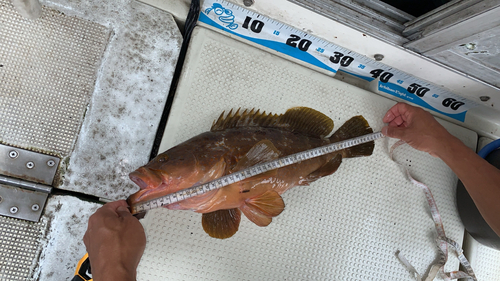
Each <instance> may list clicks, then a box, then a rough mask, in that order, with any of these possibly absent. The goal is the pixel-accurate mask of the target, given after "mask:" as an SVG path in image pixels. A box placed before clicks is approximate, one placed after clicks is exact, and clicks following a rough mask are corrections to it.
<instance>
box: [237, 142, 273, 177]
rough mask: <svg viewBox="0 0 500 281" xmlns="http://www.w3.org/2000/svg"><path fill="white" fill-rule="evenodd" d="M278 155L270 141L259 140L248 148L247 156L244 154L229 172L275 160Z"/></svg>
mask: <svg viewBox="0 0 500 281" xmlns="http://www.w3.org/2000/svg"><path fill="white" fill-rule="evenodd" d="M279 155H280V152H279V151H278V149H277V148H276V147H275V146H274V145H273V143H272V142H271V141H269V140H261V141H259V142H258V143H257V144H255V145H254V146H253V147H252V148H250V150H249V151H248V152H247V154H245V156H243V157H242V158H241V159H240V161H238V164H237V165H236V166H235V167H234V168H233V169H232V170H231V172H236V171H240V170H243V169H245V168H249V167H252V166H254V165H257V164H260V163H265V162H269V161H272V160H274V159H277V158H278V157H279Z"/></svg>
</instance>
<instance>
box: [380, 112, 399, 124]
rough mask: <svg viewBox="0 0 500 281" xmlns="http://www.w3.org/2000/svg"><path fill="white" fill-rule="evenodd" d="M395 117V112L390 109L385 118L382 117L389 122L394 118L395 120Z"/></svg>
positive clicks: (385, 121)
mask: <svg viewBox="0 0 500 281" xmlns="http://www.w3.org/2000/svg"><path fill="white" fill-rule="evenodd" d="M395 117H396V116H394V113H392V112H391V111H390V110H388V111H387V113H386V114H385V116H384V118H382V122H384V123H389V122H391V121H392V120H394V118H395Z"/></svg>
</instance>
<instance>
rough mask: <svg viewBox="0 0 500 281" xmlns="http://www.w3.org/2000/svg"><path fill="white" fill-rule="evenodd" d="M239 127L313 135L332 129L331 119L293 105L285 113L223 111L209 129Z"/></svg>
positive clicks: (319, 134) (220, 129)
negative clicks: (226, 112)
mask: <svg viewBox="0 0 500 281" xmlns="http://www.w3.org/2000/svg"><path fill="white" fill-rule="evenodd" d="M240 127H266V128H281V129H285V130H289V131H292V132H297V133H302V134H305V135H308V136H313V137H325V136H326V135H328V134H330V132H331V131H332V130H333V121H332V119H330V118H329V117H328V116H326V115H324V114H323V113H321V112H319V111H317V110H314V109H312V108H308V107H293V108H290V109H288V110H287V111H286V112H285V114H280V115H277V114H272V113H268V114H266V112H265V111H264V112H262V113H260V111H259V110H257V111H255V109H252V110H250V111H248V110H245V111H243V112H242V113H240V109H238V110H237V111H236V112H235V113H233V111H232V110H231V111H229V113H228V114H227V115H226V116H225V117H224V112H222V114H221V115H220V116H219V118H218V119H217V121H215V122H214V123H213V125H212V128H210V131H212V132H215V131H223V130H226V129H231V128H240Z"/></svg>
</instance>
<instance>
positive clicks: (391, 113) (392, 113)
mask: <svg viewBox="0 0 500 281" xmlns="http://www.w3.org/2000/svg"><path fill="white" fill-rule="evenodd" d="M398 107H399V103H397V104H395V105H394V106H392V107H391V108H390V109H389V110H388V111H387V113H386V114H385V116H384V118H382V121H384V123H389V122H391V121H392V120H394V118H396V117H398V116H400V115H401V114H400V113H399V109H398Z"/></svg>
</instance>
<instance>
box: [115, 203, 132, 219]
mask: <svg viewBox="0 0 500 281" xmlns="http://www.w3.org/2000/svg"><path fill="white" fill-rule="evenodd" d="M116 213H117V214H118V216H119V217H122V218H124V217H129V216H132V214H131V213H130V210H129V209H128V208H127V207H124V206H119V207H118V208H116Z"/></svg>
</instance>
